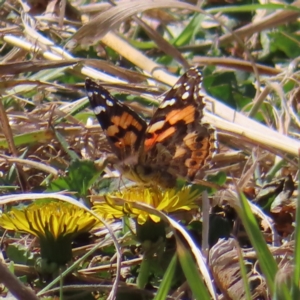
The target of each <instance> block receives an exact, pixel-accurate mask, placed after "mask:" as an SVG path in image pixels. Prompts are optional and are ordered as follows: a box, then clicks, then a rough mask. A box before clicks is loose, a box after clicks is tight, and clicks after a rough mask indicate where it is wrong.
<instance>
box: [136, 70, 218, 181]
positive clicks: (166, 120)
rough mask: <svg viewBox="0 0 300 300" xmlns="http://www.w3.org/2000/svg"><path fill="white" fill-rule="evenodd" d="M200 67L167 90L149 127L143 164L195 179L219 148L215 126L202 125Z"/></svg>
mask: <svg viewBox="0 0 300 300" xmlns="http://www.w3.org/2000/svg"><path fill="white" fill-rule="evenodd" d="M201 85H202V75H201V72H200V69H199V68H197V67H195V68H191V69H189V70H188V71H187V72H186V73H185V74H184V75H183V76H182V77H181V78H180V79H179V80H178V81H177V83H176V84H175V85H174V86H173V87H172V88H171V90H170V91H169V92H167V94H166V96H165V98H164V100H163V101H162V103H161V104H160V106H159V107H158V109H157V111H156V112H155V114H154V116H153V117H152V119H151V121H150V124H149V125H148V128H147V130H146V137H145V140H144V144H143V148H142V149H141V154H140V163H141V164H145V165H148V164H151V165H152V166H154V165H156V166H157V167H158V168H162V169H166V170H168V172H169V173H171V174H175V175H177V176H181V177H186V178H187V179H189V180H192V179H193V178H194V176H195V174H196V173H197V171H199V170H200V169H201V167H203V165H204V164H206V163H207V162H208V160H209V159H210V158H211V156H212V154H213V153H214V152H215V150H216V145H215V142H216V138H215V132H214V129H212V128H211V127H210V126H209V125H207V124H202V123H201V119H202V117H203V110H204V107H205V102H204V96H203V93H202V87H201Z"/></svg>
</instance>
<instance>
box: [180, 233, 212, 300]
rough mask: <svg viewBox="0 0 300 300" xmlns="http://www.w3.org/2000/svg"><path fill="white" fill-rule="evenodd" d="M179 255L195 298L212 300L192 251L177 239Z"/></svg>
mask: <svg viewBox="0 0 300 300" xmlns="http://www.w3.org/2000/svg"><path fill="white" fill-rule="evenodd" d="M177 255H178V258H179V262H180V265H181V267H182V270H183V272H184V275H185V277H186V279H187V282H188V284H189V286H190V288H191V290H192V293H193V296H194V298H195V299H199V300H210V299H211V298H210V295H209V292H208V290H207V288H206V286H205V284H204V282H203V279H202V276H201V274H200V272H199V270H198V269H197V265H196V264H195V261H194V260H193V258H192V255H191V253H190V251H189V250H188V249H187V248H186V247H185V246H184V245H183V243H182V242H181V241H180V240H179V238H178V239H177Z"/></svg>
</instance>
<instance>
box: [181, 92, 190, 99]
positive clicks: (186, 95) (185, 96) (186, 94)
mask: <svg viewBox="0 0 300 300" xmlns="http://www.w3.org/2000/svg"><path fill="white" fill-rule="evenodd" d="M189 95H190V93H189V92H185V93H184V94H183V95H182V97H181V98H182V100H186V99H187V98H188V97H189Z"/></svg>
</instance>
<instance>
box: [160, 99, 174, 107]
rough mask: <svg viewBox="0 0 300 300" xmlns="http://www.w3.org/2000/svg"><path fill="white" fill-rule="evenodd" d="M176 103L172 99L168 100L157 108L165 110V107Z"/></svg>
mask: <svg viewBox="0 0 300 300" xmlns="http://www.w3.org/2000/svg"><path fill="white" fill-rule="evenodd" d="M175 102H176V99H174V98H172V99H170V100H167V101H164V102H162V104H161V105H160V106H159V108H165V107H167V106H169V105H170V106H172V105H173V104H174V103H175Z"/></svg>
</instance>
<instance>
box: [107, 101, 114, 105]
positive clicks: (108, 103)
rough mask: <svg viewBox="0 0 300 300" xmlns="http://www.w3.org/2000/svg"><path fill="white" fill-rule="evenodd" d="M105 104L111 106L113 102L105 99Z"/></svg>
mask: <svg viewBox="0 0 300 300" xmlns="http://www.w3.org/2000/svg"><path fill="white" fill-rule="evenodd" d="M106 105H107V106H113V105H114V104H113V102H112V101H110V100H108V99H106Z"/></svg>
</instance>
